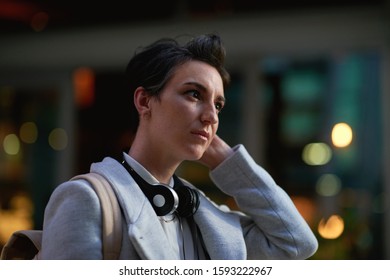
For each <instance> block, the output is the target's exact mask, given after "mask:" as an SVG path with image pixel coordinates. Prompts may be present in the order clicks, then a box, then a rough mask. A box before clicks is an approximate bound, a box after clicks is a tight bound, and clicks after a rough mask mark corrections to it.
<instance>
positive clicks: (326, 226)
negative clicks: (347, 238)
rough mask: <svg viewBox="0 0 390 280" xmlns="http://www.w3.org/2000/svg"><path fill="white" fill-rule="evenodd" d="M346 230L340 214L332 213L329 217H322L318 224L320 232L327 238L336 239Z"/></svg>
mask: <svg viewBox="0 0 390 280" xmlns="http://www.w3.org/2000/svg"><path fill="white" fill-rule="evenodd" d="M343 232H344V220H343V218H341V217H340V216H339V215H332V216H330V217H329V219H327V220H326V219H324V218H323V219H321V221H320V223H319V224H318V233H319V234H320V235H321V236H322V237H323V238H325V239H336V238H338V237H340V235H341V234H342V233H343Z"/></svg>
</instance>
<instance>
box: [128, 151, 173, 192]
mask: <svg viewBox="0 0 390 280" xmlns="http://www.w3.org/2000/svg"><path fill="white" fill-rule="evenodd" d="M123 157H124V159H125V160H126V162H127V164H128V165H130V166H131V168H133V169H134V171H135V172H136V173H137V174H138V175H139V176H141V178H142V179H144V180H145V181H146V182H148V183H149V184H151V185H153V184H160V182H159V181H158V180H157V179H156V178H155V177H154V176H153V175H152V174H151V173H150V172H149V171H148V170H147V169H146V168H145V167H143V166H142V165H141V164H140V163H139V162H138V161H136V160H135V159H134V158H133V157H131V156H130V155H128V154H126V153H123ZM173 185H174V181H173V178H172V177H171V179H170V181H169V186H170V187H173Z"/></svg>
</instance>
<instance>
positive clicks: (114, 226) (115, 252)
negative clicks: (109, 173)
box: [72, 173, 122, 260]
mask: <svg viewBox="0 0 390 280" xmlns="http://www.w3.org/2000/svg"><path fill="white" fill-rule="evenodd" d="M76 179H84V180H87V181H88V182H90V183H91V185H92V186H93V188H94V190H95V192H96V194H97V195H98V197H99V200H100V204H101V208H102V223H103V228H102V234H103V236H102V242H103V259H106V260H113V259H118V257H119V254H120V251H121V246H122V213H121V209H120V206H119V203H118V200H117V198H116V195H115V192H114V190H113V189H112V186H111V185H110V183H109V182H108V181H107V180H106V179H105V178H104V177H103V176H102V175H100V174H97V173H86V174H81V175H77V176H75V177H73V178H72V180H76Z"/></svg>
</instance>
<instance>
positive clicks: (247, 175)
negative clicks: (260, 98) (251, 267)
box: [201, 138, 318, 259]
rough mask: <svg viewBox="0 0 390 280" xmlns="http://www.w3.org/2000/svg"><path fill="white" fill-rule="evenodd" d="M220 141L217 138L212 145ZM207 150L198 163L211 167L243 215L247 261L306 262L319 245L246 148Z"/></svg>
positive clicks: (213, 173) (305, 224) (215, 179)
mask: <svg viewBox="0 0 390 280" xmlns="http://www.w3.org/2000/svg"><path fill="white" fill-rule="evenodd" d="M222 142H223V140H221V139H220V138H216V142H215V143H214V144H215V145H221V143H222ZM210 147H211V149H209V150H208V151H207V152H206V153H205V155H204V157H203V158H202V159H201V162H202V161H203V162H202V163H203V164H206V165H207V166H209V167H211V166H214V168H213V169H212V171H211V173H210V175H211V178H212V180H213V181H214V183H215V184H216V185H217V187H219V188H220V189H221V190H222V191H223V192H225V193H227V194H229V195H230V196H232V197H234V199H235V200H236V202H237V205H238V206H239V208H240V210H241V211H242V212H244V213H245V214H246V215H245V216H243V217H242V218H241V224H242V228H243V234H244V237H245V242H246V244H247V251H248V259H305V258H308V257H310V256H311V255H313V254H314V252H315V251H316V249H317V246H318V244H317V240H316V238H315V236H314V234H313V233H312V231H311V229H310V228H309V226H308V225H307V223H306V222H305V221H304V219H303V218H302V216H301V215H300V214H299V212H298V210H297V209H296V207H295V206H294V204H293V202H292V201H291V199H290V198H289V196H288V195H287V194H286V193H285V192H284V191H283V190H282V189H281V188H280V187H279V186H278V185H276V183H275V182H274V180H273V179H272V177H271V176H270V175H269V174H268V173H267V172H266V171H265V170H264V169H263V168H262V167H260V166H259V165H257V164H256V163H255V162H254V161H253V159H252V158H251V157H250V155H249V154H248V153H247V151H246V150H245V148H244V147H243V146H238V147H237V149H236V150H235V151H234V150H233V149H231V148H230V147H229V146H228V145H227V144H226V143H224V142H223V143H222V145H221V146H220V147H219V148H218V147H212V145H211V146H210ZM227 147H229V148H230V150H229V149H227ZM221 151H225V153H222V152H221ZM227 151H229V152H227ZM223 155H225V156H226V157H224V156H223ZM220 159H223V160H222V161H221V160H220ZM217 162H219V164H218V165H216V166H215V165H214V164H215V163H217Z"/></svg>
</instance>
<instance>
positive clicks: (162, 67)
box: [126, 34, 230, 133]
mask: <svg viewBox="0 0 390 280" xmlns="http://www.w3.org/2000/svg"><path fill="white" fill-rule="evenodd" d="M190 60H199V61H203V62H205V63H207V64H209V65H211V66H213V67H215V68H216V69H217V71H218V72H219V74H220V75H221V78H222V82H223V85H224V87H226V86H227V85H228V84H229V82H230V75H229V73H228V72H227V71H226V69H225V68H224V65H223V64H224V60H225V48H224V47H223V45H222V41H221V38H220V37H219V36H218V35H215V34H206V35H201V36H198V37H195V38H192V39H191V40H190V41H188V42H187V43H186V44H185V45H183V46H181V45H180V44H179V42H178V41H177V40H175V39H171V38H164V39H160V40H158V41H156V42H154V43H152V44H151V45H149V46H147V47H145V48H143V49H142V50H141V51H140V52H138V53H136V54H135V55H134V56H133V57H132V58H131V60H130V62H129V63H128V65H127V68H126V80H127V81H126V84H127V90H128V91H130V93H131V94H133V93H134V91H135V90H136V89H137V88H138V87H140V86H142V87H144V88H145V89H146V90H147V91H148V92H149V94H150V95H153V96H158V95H159V93H160V92H161V91H162V89H163V88H164V86H165V85H166V83H167V82H168V80H169V79H170V78H171V77H172V75H173V73H174V71H175V70H176V68H177V66H179V65H182V64H184V63H185V62H188V61H190ZM131 118H132V120H131V122H132V124H131V130H132V132H133V133H135V132H136V131H137V128H138V124H139V116H138V112H137V109H136V108H135V105H134V102H131Z"/></svg>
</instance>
